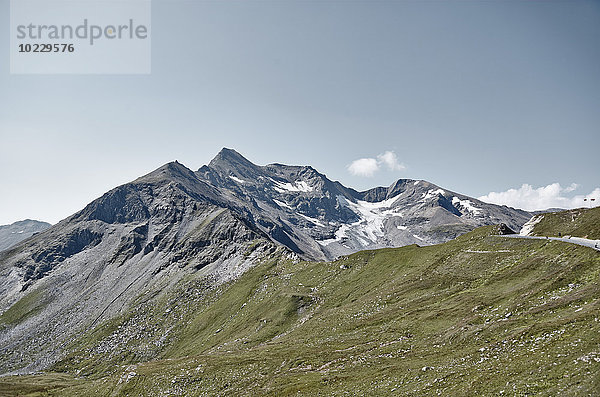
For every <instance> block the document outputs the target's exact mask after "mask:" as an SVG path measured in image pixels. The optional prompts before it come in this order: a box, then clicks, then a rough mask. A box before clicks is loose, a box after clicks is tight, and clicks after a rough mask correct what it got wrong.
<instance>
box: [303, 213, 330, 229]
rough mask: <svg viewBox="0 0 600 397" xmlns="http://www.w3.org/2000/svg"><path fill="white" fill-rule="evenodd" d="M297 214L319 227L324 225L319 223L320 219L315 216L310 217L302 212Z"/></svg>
mask: <svg viewBox="0 0 600 397" xmlns="http://www.w3.org/2000/svg"><path fill="white" fill-rule="evenodd" d="M298 215H300V216H301V217H302V218H304V219H306V220H307V221H309V222H312V223H314V224H315V225H317V226H321V227H326V226H325V225H324V224H323V223H321V221H320V220H318V219H317V218H311V217H310V216H306V215H304V214H300V213H298Z"/></svg>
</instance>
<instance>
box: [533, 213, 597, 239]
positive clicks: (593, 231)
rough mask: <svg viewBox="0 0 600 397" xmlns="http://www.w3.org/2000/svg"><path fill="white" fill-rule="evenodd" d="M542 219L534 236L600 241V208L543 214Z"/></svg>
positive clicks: (534, 229) (535, 228) (537, 224)
mask: <svg viewBox="0 0 600 397" xmlns="http://www.w3.org/2000/svg"><path fill="white" fill-rule="evenodd" d="M540 216H542V219H541V220H540V221H539V222H538V223H536V225H535V226H534V227H533V232H532V234H531V235H532V236H551V237H554V236H558V234H559V233H560V234H561V235H562V236H565V235H569V236H573V237H584V238H589V239H592V240H598V239H600V207H597V208H591V209H588V208H578V209H575V210H569V211H561V212H553V213H549V214H543V215H540Z"/></svg>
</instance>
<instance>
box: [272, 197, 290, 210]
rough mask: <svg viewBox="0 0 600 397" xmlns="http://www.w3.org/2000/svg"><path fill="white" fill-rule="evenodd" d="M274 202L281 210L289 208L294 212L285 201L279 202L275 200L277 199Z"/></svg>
mask: <svg viewBox="0 0 600 397" xmlns="http://www.w3.org/2000/svg"><path fill="white" fill-rule="evenodd" d="M273 201H274V202H275V204H277V205H278V206H280V207H281V208H288V209H290V210H293V208H292V207H290V206H289V205H288V204H286V203H284V202H283V201H279V200H275V199H273Z"/></svg>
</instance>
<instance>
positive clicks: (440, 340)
mask: <svg viewBox="0 0 600 397" xmlns="http://www.w3.org/2000/svg"><path fill="white" fill-rule="evenodd" d="M498 233H501V230H500V229H499V228H497V227H493V226H492V227H484V228H481V229H477V230H475V231H473V232H470V233H468V234H466V235H464V236H462V237H459V238H457V239H456V240H453V241H451V242H448V243H445V244H441V245H435V246H429V247H418V246H416V245H412V246H408V247H403V248H397V249H383V250H377V251H363V252H360V253H356V254H353V255H350V256H348V257H343V258H340V259H339V260H338V261H335V262H329V263H320V262H298V261H297V260H295V259H286V258H285V257H284V256H281V255H279V254H274V255H273V256H272V258H271V259H270V260H266V261H263V262H262V263H260V264H258V265H257V266H256V267H254V268H253V269H251V270H249V271H248V272H246V273H245V274H244V275H243V276H241V277H240V278H239V279H237V280H235V281H232V282H229V283H226V284H223V285H221V286H220V287H219V288H218V289H212V290H210V291H206V290H203V289H201V288H198V287H199V285H201V284H199V283H198V282H197V279H195V277H194V276H193V274H190V277H189V278H187V279H181V280H180V281H178V282H177V283H173V284H171V287H170V289H169V291H170V292H168V293H164V294H163V295H162V296H161V295H158V294H156V293H155V292H153V291H155V289H154V288H155V287H152V286H149V287H148V288H143V289H140V290H139V291H138V298H137V300H136V302H137V303H136V305H135V306H134V307H131V308H130V309H129V310H127V311H124V313H123V315H121V316H119V317H118V318H115V319H113V320H111V321H105V322H103V323H100V324H97V325H95V326H94V327H92V328H90V329H89V331H88V332H85V333H82V334H80V335H77V337H76V338H74V339H72V340H71V341H70V343H69V345H68V346H69V348H68V350H69V353H68V354H67V355H66V356H64V358H63V360H62V361H61V362H59V363H58V364H57V365H55V366H53V367H52V370H53V371H60V374H55V373H48V374H45V375H44V374H42V375H38V376H29V377H23V376H21V377H5V378H2V379H0V394H1V393H2V392H4V394H5V395H18V394H19V393H18V390H36V391H39V392H43V391H53V393H55V394H56V395H73V396H88V395H98V396H126V395H129V396H150V395H151V396H155V395H186V396H205V395H211V396H231V395H235V396H256V395H264V396H314V395H331V396H337V395H340V396H342V395H407V396H423V395H433V396H435V395H452V396H467V395H490V396H491V395H494V396H495V395H519V396H520V395H582V396H583V395H595V394H596V391H597V390H599V389H600V363H599V360H600V353H599V352H598V332H599V331H600V325H598V324H599V323H598V321H597V320H598V319H597V317H598V315H597V313H598V310H599V307H598V299H597V298H598V296H599V294H600V289H599V288H600V287H599V285H598V282H597V281H598V280H597V276H598V274H597V273H598V267H599V265H600V254H598V253H597V252H596V251H594V250H592V249H589V248H584V247H579V246H575V245H570V244H565V243H560V242H553V241H546V240H521V239H506V238H502V237H497V236H495V235H496V234H498ZM161 334H162V335H163V336H164V338H162V339H161V338H160V336H161ZM24 353H25V354H28V353H29V351H28V350H25V351H24ZM15 390H17V391H15ZM51 395H54V394H51Z"/></svg>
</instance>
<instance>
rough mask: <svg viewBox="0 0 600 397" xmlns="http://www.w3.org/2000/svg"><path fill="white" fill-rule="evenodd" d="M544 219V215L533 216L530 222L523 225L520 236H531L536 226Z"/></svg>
mask: <svg viewBox="0 0 600 397" xmlns="http://www.w3.org/2000/svg"><path fill="white" fill-rule="evenodd" d="M542 219H544V215H536V216H533V217H532V218H531V219H530V220H529V221H527V223H525V224H524V225H523V227H522V228H521V231H520V232H519V234H520V235H521V236H529V235H530V234H531V232H532V231H533V228H534V227H535V225H537V224H538V223H540V221H541V220H542Z"/></svg>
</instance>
